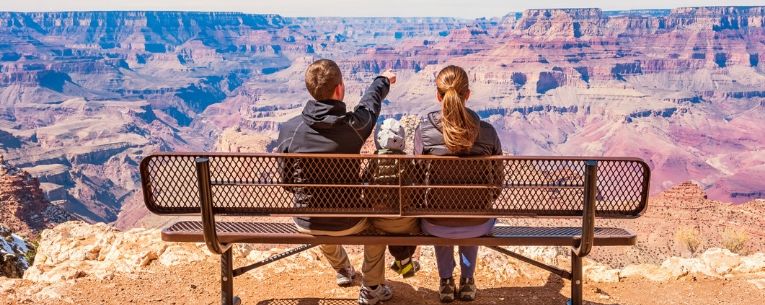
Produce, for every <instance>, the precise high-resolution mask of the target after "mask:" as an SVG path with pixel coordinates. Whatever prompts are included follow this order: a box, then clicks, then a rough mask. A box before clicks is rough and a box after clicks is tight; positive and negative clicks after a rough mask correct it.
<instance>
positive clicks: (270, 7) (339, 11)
mask: <svg viewBox="0 0 765 305" xmlns="http://www.w3.org/2000/svg"><path fill="white" fill-rule="evenodd" d="M713 5H725V6H728V5H765V3H763V0H759V1H744V0H723V1H720V0H716V1H714V0H695V1H689V0H642V1H615V0H590V1H585V0H533V1H529V0H525V1H517V0H371V1H370V0H249V1H248V0H128V1H124V0H66V1H62V0H3V1H1V2H0V11H24V12H29V11H104V10H110V11H111V10H162V11H167V10H172V11H231V12H246V13H268V14H280V15H282V16H343V17H350V16H353V17H359V16H361V17H381V16H400V17H409V16H448V17H463V18H477V17H495V16H503V15H506V14H507V13H510V12H519V11H522V10H524V9H529V8H562V7H597V8H601V9H604V10H624V9H646V8H675V7H683V6H713Z"/></svg>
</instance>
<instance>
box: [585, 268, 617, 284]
mask: <svg viewBox="0 0 765 305" xmlns="http://www.w3.org/2000/svg"><path fill="white" fill-rule="evenodd" d="M583 271H584V274H585V275H587V280H589V281H592V282H596V283H618V282H619V270H618V269H611V268H608V266H604V265H592V266H587V267H585V268H584V270H583Z"/></svg>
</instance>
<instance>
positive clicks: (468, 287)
mask: <svg viewBox="0 0 765 305" xmlns="http://www.w3.org/2000/svg"><path fill="white" fill-rule="evenodd" d="M436 88H437V90H436V98H437V99H438V102H439V103H441V110H440V111H435V112H431V113H429V114H428V115H427V117H425V118H423V119H422V121H421V123H420V125H419V127H418V128H417V130H416V133H415V154H426V155H441V156H447V155H453V156H480V155H501V154H502V145H501V144H500V142H499V137H498V136H497V132H496V130H494V127H492V126H491V124H489V123H486V122H483V121H481V120H480V118H479V117H478V115H477V114H476V113H475V112H473V111H472V110H470V109H468V108H466V107H465V102H466V101H467V100H468V98H470V89H469V87H468V75H467V73H466V72H465V70H463V69H462V68H460V67H457V66H448V67H446V68H444V69H443V70H441V71H440V72H439V73H438V76H437V77H436ZM452 163H454V162H452ZM451 171H452V172H455V169H453V168H452V169H451ZM434 175H435V174H434V173H433V171H431V176H434ZM430 179H431V182H432V180H433V178H430ZM437 192H438V191H432V192H430V193H429V195H428V200H429V201H433V204H436V205H437V204H443V202H440V201H439V200H446V201H455V200H453V199H449V197H452V198H453V197H454V196H449V194H446V193H445V194H441V195H440V196H439V195H438V194H436V193H437ZM441 192H446V191H441ZM462 198H466V197H462ZM484 201H493V199H488V200H484ZM428 204H431V203H428ZM489 204H490V202H489ZM494 222H495V219H493V218H491V219H487V218H428V219H424V220H423V221H422V224H421V225H422V231H423V232H425V233H427V234H430V235H434V236H438V237H443V238H453V239H461V238H472V237H479V236H482V235H486V234H488V233H490V232H491V229H492V227H493V226H494ZM435 251H436V261H437V263H438V273H439V275H440V277H441V282H440V289H439V293H440V296H439V298H440V300H441V302H451V301H454V299H455V297H457V298H459V299H461V300H465V301H471V300H474V299H475V295H476V286H475V281H474V280H473V273H474V272H475V267H476V260H477V256H478V247H477V246H460V247H459V256H460V271H461V274H460V284H459V289H457V288H456V287H455V283H454V278H453V277H452V273H453V272H454V268H455V265H456V264H455V262H454V246H435Z"/></svg>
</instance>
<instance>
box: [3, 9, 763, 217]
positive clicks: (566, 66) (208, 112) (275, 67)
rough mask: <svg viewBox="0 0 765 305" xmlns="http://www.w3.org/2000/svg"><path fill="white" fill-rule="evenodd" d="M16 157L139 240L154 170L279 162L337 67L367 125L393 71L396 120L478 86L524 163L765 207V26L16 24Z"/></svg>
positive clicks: (739, 14)
mask: <svg viewBox="0 0 765 305" xmlns="http://www.w3.org/2000/svg"><path fill="white" fill-rule="evenodd" d="M0 23H2V24H3V25H4V26H3V27H0V37H2V43H0V151H1V152H3V154H4V155H5V156H6V159H7V160H8V161H9V162H10V163H11V164H13V165H14V166H18V167H21V168H22V169H24V170H26V171H27V172H29V173H30V174H31V175H32V176H34V177H35V178H37V179H38V180H39V182H40V188H41V189H42V190H43V192H44V194H45V197H46V198H47V199H48V200H49V201H52V202H54V203H56V204H57V205H60V206H63V207H65V208H66V209H67V210H69V211H72V212H73V213H74V214H77V215H79V216H80V217H82V218H84V219H86V220H90V221H117V223H118V225H120V226H123V227H129V226H133V225H136V224H138V223H140V222H141V219H142V218H143V216H144V215H145V214H146V213H147V212H146V210H145V209H144V208H143V207H142V202H141V194H140V191H139V183H138V182H139V177H138V174H137V164H138V162H139V161H140V159H141V157H142V156H144V155H146V154H148V153H151V152H153V151H173V150H185V151H189V150H223V151H270V150H271V149H272V148H273V147H274V146H275V143H274V140H275V138H276V136H277V134H278V130H279V128H280V126H281V124H282V123H283V122H285V121H286V120H287V119H289V118H290V117H292V116H294V115H297V114H299V113H300V111H301V108H302V105H303V104H304V103H305V101H306V100H308V99H309V98H310V97H309V96H308V94H306V91H305V88H304V82H303V73H304V70H305V68H306V66H307V65H308V64H310V63H311V62H312V61H313V60H315V59H318V58H331V59H335V60H336V61H337V62H338V63H339V65H340V66H341V68H342V70H343V73H344V79H345V84H346V97H347V98H346V102H347V103H348V105H349V107H352V106H354V105H355V104H356V102H357V101H358V99H359V97H360V95H361V93H362V92H363V90H364V89H365V86H366V85H367V84H368V82H369V81H370V80H371V79H372V78H373V77H374V76H375V75H376V74H378V73H380V72H381V71H383V70H385V69H394V70H396V72H397V73H398V75H399V83H398V84H396V85H395V86H393V88H392V89H391V92H390V94H389V96H388V98H387V101H386V102H385V103H384V107H383V117H397V118H399V117H403V116H409V115H412V116H422V115H425V114H426V113H427V112H428V111H432V110H434V109H437V108H438V104H437V103H436V101H435V99H434V97H433V95H434V84H433V79H434V76H435V73H437V72H438V70H439V69H440V68H441V67H443V66H445V65H447V64H456V65H460V66H462V67H464V68H465V69H466V70H467V71H468V74H469V75H470V82H471V90H472V97H471V99H470V100H469V101H468V106H469V107H471V108H473V109H474V110H476V111H477V112H478V113H479V114H481V116H482V118H483V119H484V120H487V121H489V122H491V123H492V124H493V125H494V126H495V127H496V128H497V130H498V133H499V135H500V137H501V139H502V143H503V149H504V150H505V152H506V153H508V154H514V155H595V156H635V157H640V158H643V159H645V160H646V161H647V162H648V163H649V164H650V166H651V167H652V168H653V177H652V178H653V179H652V185H651V190H652V192H653V193H657V192H659V191H661V190H664V189H667V188H670V187H672V186H673V185H677V184H679V183H681V182H684V181H688V180H695V181H697V182H698V183H699V184H700V185H701V186H702V187H703V188H704V189H705V191H706V192H707V193H708V194H709V196H710V197H711V198H713V199H719V200H724V201H733V202H737V203H744V202H748V201H751V200H754V199H758V198H763V197H764V196H765V182H763V181H765V179H763V178H765V165H763V164H765V156H763V154H762V153H759V152H761V151H762V149H763V148H764V147H765V135H764V134H763V133H762V132H761V130H762V128H761V127H760V126H759V125H760V123H759V122H763V121H764V120H765V111H763V110H765V109H764V108H763V107H765V68H763V64H762V62H763V60H765V28H764V27H765V8H763V7H704V8H678V9H673V10H641V11H621V12H603V11H601V10H600V9H594V8H593V9H538V10H527V11H524V12H522V13H517V14H508V15H506V16H504V17H500V18H480V19H475V20H465V19H457V18H285V17H281V16H277V15H252V14H240V13H202V12H199V13H190V12H189V13H182V12H59V13H9V12H6V13H0Z"/></svg>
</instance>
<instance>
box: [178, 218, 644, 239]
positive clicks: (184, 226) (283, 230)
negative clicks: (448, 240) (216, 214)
mask: <svg viewBox="0 0 765 305" xmlns="http://www.w3.org/2000/svg"><path fill="white" fill-rule="evenodd" d="M165 231H167V232H171V233H176V232H183V233H195V234H199V235H202V222H201V221H180V222H177V223H175V224H173V225H172V226H170V227H168V228H167V229H165ZM215 231H216V232H218V234H246V235H258V234H263V235H273V234H303V233H300V232H298V230H297V227H295V224H292V223H267V222H266V223H264V222H217V223H215ZM360 235H369V236H377V235H384V236H390V235H388V234H380V233H377V232H374V231H366V232H362V233H361V234H360ZM581 235H582V228H581V227H515V226H504V225H498V226H495V227H494V228H493V229H492V231H491V234H490V236H493V237H508V238H509V237H540V238H543V237H544V238H549V237H580V236H581ZM631 235H632V233H630V232H628V231H627V230H624V229H619V228H595V236H597V237H600V236H631ZM416 236H428V235H426V234H424V233H420V234H416Z"/></svg>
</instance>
